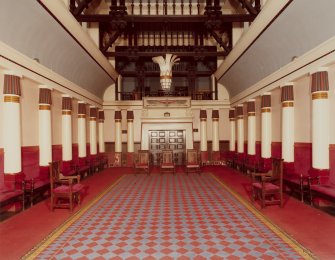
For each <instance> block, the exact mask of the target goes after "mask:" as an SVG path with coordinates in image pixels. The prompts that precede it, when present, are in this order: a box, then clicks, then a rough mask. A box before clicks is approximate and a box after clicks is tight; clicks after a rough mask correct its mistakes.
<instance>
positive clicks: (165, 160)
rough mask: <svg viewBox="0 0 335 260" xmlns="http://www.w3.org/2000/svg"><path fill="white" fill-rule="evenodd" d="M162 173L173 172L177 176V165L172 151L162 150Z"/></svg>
mask: <svg viewBox="0 0 335 260" xmlns="http://www.w3.org/2000/svg"><path fill="white" fill-rule="evenodd" d="M160 172H161V173H169V172H172V173H173V174H175V172H176V171H175V164H174V159H173V151H172V150H162V153H161V162H160Z"/></svg>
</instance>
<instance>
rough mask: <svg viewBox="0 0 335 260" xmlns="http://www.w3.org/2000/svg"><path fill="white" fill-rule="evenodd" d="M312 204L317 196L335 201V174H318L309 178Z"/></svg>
mask: <svg viewBox="0 0 335 260" xmlns="http://www.w3.org/2000/svg"><path fill="white" fill-rule="evenodd" d="M309 192H310V198H311V204H312V205H315V204H314V202H315V199H316V198H322V199H326V200H329V201H331V202H335V176H317V177H314V178H310V179H309Z"/></svg>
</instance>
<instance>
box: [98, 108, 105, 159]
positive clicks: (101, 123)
mask: <svg viewBox="0 0 335 260" xmlns="http://www.w3.org/2000/svg"><path fill="white" fill-rule="evenodd" d="M104 120H105V114H104V111H103V110H99V153H104V152H105V137H104Z"/></svg>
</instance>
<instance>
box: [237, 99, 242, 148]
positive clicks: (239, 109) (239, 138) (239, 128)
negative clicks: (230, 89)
mask: <svg viewBox="0 0 335 260" xmlns="http://www.w3.org/2000/svg"><path fill="white" fill-rule="evenodd" d="M236 118H237V152H238V153H244V118H243V105H238V106H237V107H236Z"/></svg>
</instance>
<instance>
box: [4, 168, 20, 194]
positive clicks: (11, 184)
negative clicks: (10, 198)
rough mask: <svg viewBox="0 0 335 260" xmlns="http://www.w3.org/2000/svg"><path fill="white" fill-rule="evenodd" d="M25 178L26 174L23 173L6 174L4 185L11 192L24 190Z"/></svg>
mask: <svg viewBox="0 0 335 260" xmlns="http://www.w3.org/2000/svg"><path fill="white" fill-rule="evenodd" d="M24 178H25V174H24V173H23V172H18V173H11V174H9V173H5V174H4V185H5V187H6V188H8V189H10V190H14V189H22V181H23V180H24Z"/></svg>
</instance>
